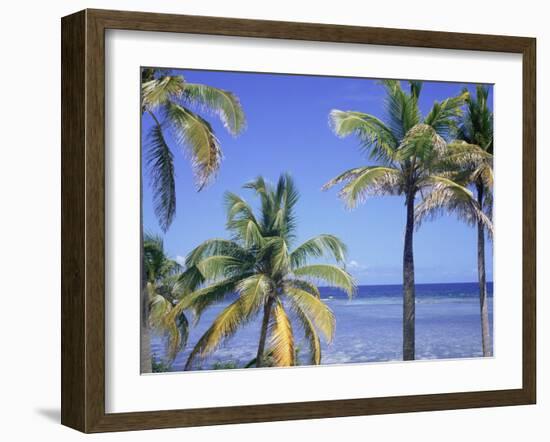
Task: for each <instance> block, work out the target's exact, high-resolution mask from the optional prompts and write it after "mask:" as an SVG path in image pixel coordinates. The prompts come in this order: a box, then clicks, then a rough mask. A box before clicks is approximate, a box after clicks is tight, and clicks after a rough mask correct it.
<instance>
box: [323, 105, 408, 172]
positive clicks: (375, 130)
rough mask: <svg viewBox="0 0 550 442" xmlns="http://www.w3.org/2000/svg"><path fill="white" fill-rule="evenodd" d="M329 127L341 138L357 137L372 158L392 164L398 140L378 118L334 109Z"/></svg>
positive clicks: (330, 116)
mask: <svg viewBox="0 0 550 442" xmlns="http://www.w3.org/2000/svg"><path fill="white" fill-rule="evenodd" d="M329 125H330V127H331V129H332V130H333V132H334V133H335V134H336V135H338V136H339V137H347V136H349V135H356V136H357V137H358V138H359V140H360V141H361V146H362V148H363V149H364V150H365V151H368V152H369V155H370V158H372V159H377V160H383V161H384V162H387V163H391V161H392V160H393V155H394V153H395V149H396V148H397V144H398V143H397V140H396V138H395V136H394V134H393V133H392V131H391V130H390V129H389V128H388V127H387V126H386V125H385V124H384V123H383V122H382V121H381V120H380V119H378V118H376V117H374V116H372V115H369V114H364V113H361V112H353V111H341V110H337V109H334V110H332V111H331V112H330V115H329Z"/></svg>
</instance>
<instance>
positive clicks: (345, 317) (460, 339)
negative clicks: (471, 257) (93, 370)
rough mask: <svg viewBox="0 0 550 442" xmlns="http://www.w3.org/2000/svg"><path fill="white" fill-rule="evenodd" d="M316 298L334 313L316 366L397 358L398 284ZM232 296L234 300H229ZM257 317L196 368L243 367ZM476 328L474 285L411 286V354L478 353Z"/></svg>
mask: <svg viewBox="0 0 550 442" xmlns="http://www.w3.org/2000/svg"><path fill="white" fill-rule="evenodd" d="M487 288H488V293H489V319H490V324H491V327H490V328H491V334H492V329H493V327H492V322H493V297H492V294H493V284H492V283H489V284H488V287H487ZM320 291H321V298H322V299H323V301H325V302H326V303H327V304H328V305H329V306H330V308H331V309H332V311H333V313H334V315H335V317H336V333H335V336H334V339H333V341H332V343H331V344H330V345H327V344H326V342H323V339H322V338H321V342H322V359H321V364H323V365H326V364H346V363H365V362H381V361H398V360H401V359H402V349H401V347H402V286H401V285H366V286H359V287H358V289H357V293H356V295H355V297H354V298H353V299H352V300H349V299H348V297H347V295H345V294H344V293H342V292H341V291H338V290H336V289H332V288H328V287H321V288H320ZM231 298H232V297H230V298H228V299H227V300H226V301H224V302H223V303H220V304H218V305H216V306H214V307H212V308H210V309H209V310H207V311H206V312H204V313H203V315H202V317H201V319H200V321H199V323H198V324H197V325H196V326H195V327H193V328H192V329H191V332H190V335H189V341H188V343H187V346H186V348H185V349H184V350H183V351H182V352H181V353H180V354H179V355H178V356H177V357H176V359H175V361H174V362H173V364H172V366H171V368H170V371H181V370H183V367H184V365H185V362H186V360H187V357H188V355H189V353H190V351H191V349H192V348H193V346H194V345H195V343H196V342H197V340H198V339H199V338H200V337H201V335H202V334H203V333H204V332H205V331H206V330H207V329H208V327H209V326H210V324H212V321H213V320H214V319H215V317H216V316H217V314H219V312H220V311H221V310H222V309H223V308H224V307H225V306H227V305H228V304H229V303H230V302H231ZM233 299H234V298H233ZM260 321H261V320H260V317H259V316H258V318H257V319H255V320H253V321H251V322H250V323H248V324H247V325H245V326H244V327H243V328H241V329H239V331H238V332H237V333H236V334H235V335H234V336H233V337H232V338H230V339H228V340H227V341H226V342H225V343H224V344H223V345H222V346H221V347H220V348H219V349H218V350H217V351H216V352H215V353H214V354H213V355H211V356H210V357H209V358H208V359H206V360H205V361H203V363H202V366H201V368H202V369H212V368H219V367H220V366H223V365H224V364H230V365H231V366H233V367H235V366H236V367H243V366H244V365H246V364H247V363H248V362H249V361H250V360H252V359H253V358H254V357H255V356H256V349H257V345H258V340H259V333H260ZM294 332H295V335H296V341H297V344H296V345H297V347H298V348H299V360H300V361H301V362H302V363H305V362H306V361H307V348H308V347H307V343H305V342H304V341H303V337H302V335H301V333H300V328H299V326H298V325H296V326H295V327H294ZM163 349H164V346H163V342H162V339H161V338H160V337H153V339H152V353H153V354H154V355H155V358H156V359H159V360H160V359H162V357H163V355H164V350H163ZM481 356H482V351H481V326H480V311H479V291H478V285H477V283H452V284H417V285H416V358H417V359H449V358H473V357H481Z"/></svg>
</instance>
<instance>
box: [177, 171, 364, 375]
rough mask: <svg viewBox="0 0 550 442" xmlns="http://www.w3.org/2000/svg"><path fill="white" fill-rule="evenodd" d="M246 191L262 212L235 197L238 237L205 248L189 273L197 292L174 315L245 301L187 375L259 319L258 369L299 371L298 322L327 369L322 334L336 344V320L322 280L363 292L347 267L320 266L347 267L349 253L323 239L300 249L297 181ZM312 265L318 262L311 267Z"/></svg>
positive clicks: (232, 223) (206, 340)
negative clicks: (224, 302) (330, 259)
mask: <svg viewBox="0 0 550 442" xmlns="http://www.w3.org/2000/svg"><path fill="white" fill-rule="evenodd" d="M244 187H245V188H247V189H251V190H253V191H254V193H255V195H256V196H257V197H259V200H260V211H259V213H258V214H255V213H254V211H253V209H252V207H251V206H250V205H249V204H248V203H247V202H246V201H245V200H244V199H242V198H241V197H240V196H238V195H236V194H234V193H227V194H226V195H225V202H226V206H227V228H228V230H229V231H230V232H231V234H232V238H231V239H229V240H226V239H212V240H208V241H205V242H204V243H202V244H200V245H199V246H198V247H197V248H195V249H194V250H193V251H192V252H191V253H190V254H189V255H188V256H187V258H186V267H187V270H186V271H185V272H184V274H183V275H182V277H181V278H180V284H181V286H182V288H183V289H184V290H187V291H189V290H193V291H192V292H191V293H188V294H187V295H185V296H183V298H182V300H181V301H180V303H179V304H177V305H176V307H175V308H174V310H173V313H172V314H173V315H177V314H179V312H181V311H183V310H185V309H191V310H193V312H194V313H195V315H196V317H197V318H198V317H200V314H201V313H202V312H203V311H204V310H205V309H206V308H208V307H209V306H211V305H212V304H214V303H217V302H219V301H220V300H222V299H224V298H225V297H226V296H227V295H230V294H233V293H237V294H238V297H237V299H236V300H235V301H233V302H232V303H231V304H230V305H229V306H228V307H226V308H225V309H224V310H223V311H222V312H221V313H220V314H219V316H218V317H217V318H216V319H215V321H214V322H213V324H212V325H211V326H210V328H209V329H208V330H207V331H206V332H205V333H204V335H203V336H202V337H201V338H200V339H199V341H198V342H197V344H196V345H195V347H194V349H193V350H192V351H191V354H190V356H189V359H188V361H187V364H186V366H185V369H186V370H189V369H191V368H192V367H193V365H194V364H195V362H196V360H197V359H202V358H205V357H206V356H208V355H210V354H211V353H212V352H214V350H215V349H216V348H217V347H218V346H219V345H220V344H221V343H222V341H223V340H225V339H227V338H229V337H230V336H232V335H233V334H234V333H235V332H236V331H237V330H238V329H239V327H241V326H242V325H244V324H245V323H247V322H248V321H250V320H251V319H252V318H254V317H256V316H257V315H258V314H261V316H262V321H261V328H260V337H259V342H258V348H257V352H256V358H255V361H253V363H255V365H256V367H262V366H266V365H275V366H292V365H295V364H296V351H295V344H294V329H293V325H292V321H291V317H294V318H296V320H297V321H298V323H299V324H300V326H301V328H302V330H303V332H304V335H305V338H306V339H307V342H308V345H309V350H310V363H311V364H319V363H320V362H321V345H320V339H319V335H318V332H320V333H322V334H323V335H324V337H325V339H326V340H327V341H328V342H330V341H331V339H332V337H333V334H334V329H335V318H334V315H333V313H332V312H331V310H330V309H329V307H328V306H327V305H326V304H325V303H323V302H322V301H321V299H320V293H319V288H318V287H317V285H316V284H315V281H317V280H321V281H324V282H325V283H326V284H328V285H331V286H334V287H339V288H341V289H343V290H344V291H345V292H346V293H348V295H349V296H351V295H352V293H353V292H354V288H355V285H354V281H353V279H352V277H351V276H350V275H349V273H347V272H346V271H345V270H344V269H343V268H342V267H341V266H339V265H332V264H322V263H319V262H318V260H319V258H322V257H323V256H326V255H330V256H332V257H333V258H334V259H335V260H336V263H337V264H341V263H343V262H345V253H346V247H345V245H344V244H343V243H342V242H341V241H340V240H339V239H338V238H337V237H335V236H333V235H329V234H323V235H319V236H316V237H314V238H312V239H310V240H308V241H306V242H304V243H303V244H301V245H299V246H297V247H295V248H293V244H294V241H295V234H296V219H295V215H294V207H295V205H296V203H297V202H298V192H297V190H296V188H295V185H294V182H293V180H292V179H291V178H290V176H288V175H282V176H281V177H280V178H279V180H278V183H277V185H276V186H272V185H270V184H268V183H266V181H265V180H264V179H263V178H261V177H259V178H257V179H256V180H254V181H252V182H250V183H248V184H246V185H245V186H244ZM311 259H314V260H316V261H317V262H315V263H311V262H310V261H311ZM198 287H200V288H198ZM291 312H292V315H291V314H290V313H291ZM268 338H269V340H268ZM253 363H252V364H251V365H253Z"/></svg>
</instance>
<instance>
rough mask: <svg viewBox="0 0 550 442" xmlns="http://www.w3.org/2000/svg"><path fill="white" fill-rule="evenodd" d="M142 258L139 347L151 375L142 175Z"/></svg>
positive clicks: (144, 368) (145, 370) (143, 367)
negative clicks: (144, 261) (144, 257)
mask: <svg viewBox="0 0 550 442" xmlns="http://www.w3.org/2000/svg"><path fill="white" fill-rule="evenodd" d="M139 193H140V205H141V207H140V209H139V210H140V212H139V215H140V226H139V229H140V233H139V234H140V257H139V268H140V274H141V293H140V297H141V299H140V304H141V309H140V310H141V315H140V316H141V317H140V345H139V352H140V355H139V362H140V369H141V373H151V372H152V371H153V366H152V365H153V364H152V355H151V333H150V330H149V326H148V320H149V295H148V293H147V278H146V275H145V269H144V268H143V177H141V174H140V191H139Z"/></svg>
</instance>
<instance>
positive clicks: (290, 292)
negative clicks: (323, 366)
mask: <svg viewBox="0 0 550 442" xmlns="http://www.w3.org/2000/svg"><path fill="white" fill-rule="evenodd" d="M285 294H286V295H287V297H288V299H289V300H290V301H291V302H292V305H293V307H294V309H295V310H299V311H301V312H302V313H303V314H305V315H306V316H307V317H308V318H309V319H310V320H311V321H312V322H313V324H314V325H315V327H316V328H317V329H318V330H319V331H321V332H322V333H323V335H324V336H325V339H326V340H327V342H329V343H330V342H331V341H332V338H333V337H334V331H335V328H336V318H335V317H334V314H333V313H332V311H331V310H330V308H329V307H328V306H327V305H326V304H325V303H324V302H323V301H321V300H320V299H319V298H317V297H316V296H313V295H312V294H311V293H309V292H307V291H304V290H301V289H299V288H296V287H292V286H290V285H287V286H285Z"/></svg>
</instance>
